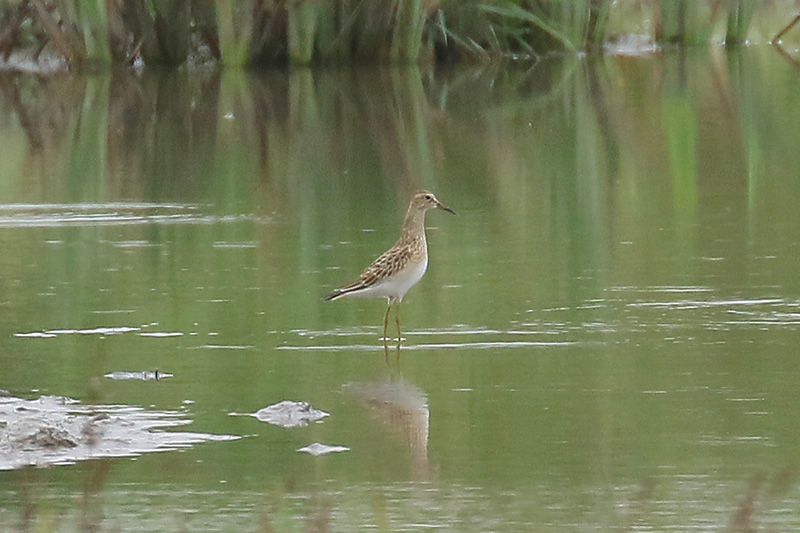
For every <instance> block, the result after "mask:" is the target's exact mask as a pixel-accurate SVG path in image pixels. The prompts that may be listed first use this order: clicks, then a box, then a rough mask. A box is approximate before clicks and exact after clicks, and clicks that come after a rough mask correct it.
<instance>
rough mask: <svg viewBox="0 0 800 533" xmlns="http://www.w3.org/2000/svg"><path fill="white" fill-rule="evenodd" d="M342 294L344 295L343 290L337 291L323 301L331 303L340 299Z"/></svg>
mask: <svg viewBox="0 0 800 533" xmlns="http://www.w3.org/2000/svg"><path fill="white" fill-rule="evenodd" d="M342 294H343V293H342V291H341V289H336V290H335V291H333V292H332V293H330V294H329V295H327V296H326V297H324V298H323V300H324V301H326V302H330V301H331V300H335V299H336V298H338V297H339V296H341V295H342Z"/></svg>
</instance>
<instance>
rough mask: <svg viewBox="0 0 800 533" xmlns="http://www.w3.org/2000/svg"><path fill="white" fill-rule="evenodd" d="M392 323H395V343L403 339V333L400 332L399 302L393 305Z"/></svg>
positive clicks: (398, 343)
mask: <svg viewBox="0 0 800 533" xmlns="http://www.w3.org/2000/svg"><path fill="white" fill-rule="evenodd" d="M394 323H395V324H397V345H398V346H400V342H401V341H402V340H403V335H402V334H401V333H400V304H399V303H398V304H397V305H396V306H395V314H394Z"/></svg>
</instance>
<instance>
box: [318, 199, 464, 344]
mask: <svg viewBox="0 0 800 533" xmlns="http://www.w3.org/2000/svg"><path fill="white" fill-rule="evenodd" d="M434 208H435V209H442V210H443V211H447V212H448V213H452V214H454V215H455V214H456V212H455V211H453V210H452V209H450V208H449V207H447V206H446V205H444V204H442V203H441V202H440V201H439V200H437V199H436V197H435V196H434V195H433V193H432V192H430V191H417V192H415V193H414V194H413V195H412V196H411V202H409V204H408V211H407V212H406V218H405V221H404V222H403V235H402V236H401V237H400V239H398V241H397V242H396V243H395V245H394V246H392V247H391V248H389V249H388V250H386V251H385V252H384V253H383V254H382V255H381V256H380V257H378V258H377V259H376V260H375V261H374V262H373V263H372V264H371V265H370V266H368V267H367V268H366V269H365V270H364V272H362V273H361V276H360V277H359V278H358V279H357V280H355V281H354V282H353V283H350V284H349V285H345V286H344V287H341V288H339V289H336V290H335V291H333V292H332V293H330V294H329V295H328V296H326V297H325V301H328V300H335V299H337V298H344V297H353V298H386V299H387V300H388V302H389V304H388V306H387V307H386V315H385V316H384V317H383V340H384V342H386V341H387V340H388V338H387V337H386V327H387V325H388V323H389V311H390V310H391V309H392V305H394V304H398V305H396V306H395V308H396V311H395V323H396V324H397V342H400V339H401V336H400V305H399V304H400V302H402V301H403V296H405V294H406V293H407V292H408V290H409V289H410V288H411V287H413V286H414V285H416V283H417V282H418V281H419V280H420V279H422V276H423V275H425V270H426V269H427V268H428V241H427V240H426V239H425V212H426V211H427V210H428V209H434Z"/></svg>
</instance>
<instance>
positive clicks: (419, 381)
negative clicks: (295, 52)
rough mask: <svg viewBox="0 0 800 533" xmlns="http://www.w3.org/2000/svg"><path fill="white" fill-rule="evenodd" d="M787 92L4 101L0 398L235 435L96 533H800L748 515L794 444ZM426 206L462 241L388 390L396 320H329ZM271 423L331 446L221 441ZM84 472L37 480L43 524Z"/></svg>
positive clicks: (497, 81)
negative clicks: (354, 275)
mask: <svg viewBox="0 0 800 533" xmlns="http://www.w3.org/2000/svg"><path fill="white" fill-rule="evenodd" d="M796 81H797V70H796V69H795V68H794V67H793V66H791V65H790V64H789V63H787V62H785V60H784V59H782V58H781V57H780V56H779V55H777V54H776V53H775V52H774V51H773V50H771V49H767V50H763V49H756V48H752V49H748V50H745V51H743V52H741V53H736V54H726V53H720V52H719V51H715V52H711V53H708V52H706V51H701V52H679V53H675V54H672V53H664V54H660V55H651V56H649V57H646V58H630V57H627V58H623V57H614V58H611V57H607V58H601V59H593V60H584V59H576V58H566V59H561V60H551V61H543V62H541V63H539V64H537V65H536V66H534V67H533V68H528V67H521V68H519V67H513V66H512V67H510V68H508V67H496V66H490V67H486V68H469V69H453V70H447V69H443V70H438V71H435V72H420V71H416V70H413V69H412V70H404V69H370V70H359V71H343V70H328V71H311V70H304V71H296V72H291V73H288V74H287V73H280V72H267V73H258V74H251V73H239V72H227V73H224V74H221V73H218V72H211V71H209V72H199V73H198V72H195V73H188V72H179V73H172V74H168V75H161V74H158V73H146V74H136V73H131V72H115V73H113V74H111V75H108V76H106V75H98V76H93V77H87V78H69V77H53V78H26V77H0V84H2V89H0V90H1V91H2V92H0V137H2V141H3V150H2V151H0V202H1V203H2V205H1V206H0V244H2V246H3V249H4V250H6V253H3V254H0V311H2V312H1V313H0V328H2V331H3V332H5V334H4V335H0V363H1V364H0V366H1V367H2V368H3V372H2V380H3V383H2V384H0V386H2V387H3V388H8V389H10V390H11V391H12V393H13V394H14V395H15V396H19V397H33V398H37V397H39V396H41V395H42V394H56V395H62V396H70V397H77V398H81V399H82V400H83V401H84V402H85V403H90V404H92V405H95V404H106V403H112V404H118V405H148V406H151V405H152V406H153V407H152V409H154V410H158V411H169V412H171V411H174V410H175V409H176V408H177V407H178V406H181V405H191V406H192V413H193V416H192V420H193V421H194V424H195V427H196V429H197V431H202V432H208V433H210V434H225V435H249V438H247V439H241V440H238V441H236V442H224V443H212V444H209V445H208V446H198V447H194V448H192V449H191V450H187V451H186V452H185V453H172V454H169V457H168V458H167V457H163V456H165V455H166V454H150V455H148V456H143V457H141V458H139V460H137V461H136V462H127V461H121V460H117V461H115V462H114V468H113V469H110V473H109V474H108V477H109V478H110V480H111V482H110V483H109V484H108V487H109V489H108V491H107V492H106V494H104V499H103V501H104V502H105V505H106V506H107V507H106V509H105V511H107V512H106V516H112V515H116V516H123V517H129V516H135V517H137V519H138V520H140V524H141V528H142V529H148V528H149V529H153V530H161V529H164V527H163V524H165V523H173V522H169V520H170V519H172V518H173V517H175V516H187V515H188V517H186V518H185V521H181V520H178V521H177V522H174V523H177V524H184V523H185V524H188V525H187V529H204V527H205V526H206V525H207V523H209V522H211V523H214V524H219V529H225V528H227V529H229V530H253V529H255V527H254V526H253V521H254V520H253V517H259V516H268V517H269V518H270V520H266V519H265V523H270V522H271V523H273V524H275V525H276V527H275V528H276V529H281V527H282V526H286V527H283V529H282V530H284V529H288V530H291V529H292V527H291V526H292V525H293V522H292V521H293V520H297V517H303V518H307V519H308V520H309V521H311V520H313V519H316V517H320V521H321V522H324V521H325V519H328V520H330V521H331V524H332V528H335V529H341V530H356V529H359V528H361V529H365V528H373V529H379V528H380V527H381V526H385V527H384V529H386V530H389V529H393V528H394V529H404V528H405V529H413V528H414V525H415V524H419V523H421V522H422V521H425V523H426V524H428V525H430V526H432V527H433V526H435V527H441V528H445V529H447V528H449V529H456V530H463V531H477V530H498V531H503V530H505V531H518V530H520V529H526V530H537V529H541V524H548V525H552V527H551V529H552V530H565V531H571V530H576V529H581V530H582V529H591V528H595V529H598V528H606V529H632V528H634V527H638V528H641V529H647V528H650V529H657V530H664V529H670V528H672V529H681V530H692V529H695V530H698V529H703V528H704V527H705V528H707V527H708V525H709V524H713V526H716V527H717V528H719V527H725V525H730V524H732V523H733V522H734V516H735V514H736V513H737V512H738V511H737V509H738V507H737V505H739V502H742V503H741V507H742V509H744V510H745V511H746V510H747V509H749V508H752V505H751V503H752V502H753V501H754V500H757V501H758V502H759V503H760V505H759V506H758V508H757V512H758V513H759V514H758V516H757V517H756V518H758V519H760V520H761V522H760V523H761V524H763V525H765V526H766V527H773V529H779V530H791V529H797V525H798V521H799V520H800V519H799V518H798V515H797V513H796V512H794V511H793V510H792V509H795V508H797V501H798V496H797V487H796V485H792V484H791V483H788V487H789V488H786V489H784V490H785V492H782V493H780V494H778V495H777V496H774V497H773V495H772V488H771V487H772V485H771V484H770V482H764V483H761V484H759V485H758V486H757V487H755V486H754V488H751V485H750V480H751V479H753V476H754V475H757V474H759V473H761V474H762V475H764V476H766V478H770V477H771V476H773V475H774V476H775V477H776V478H777V477H779V475H780V474H778V473H779V472H783V471H784V470H786V469H787V468H789V467H787V465H788V464H789V463H791V461H790V458H791V456H792V453H793V450H795V449H796V448H797V444H798V442H799V441H800V437H799V436H798V431H797V427H795V425H792V424H787V423H786V421H787V420H793V416H794V413H796V410H797V409H796V408H797V402H796V383H797V378H798V372H797V368H796V367H797V365H796V364H795V363H796V342H797V338H796V334H797V330H798V328H800V320H798V314H800V304H798V302H800V280H798V277H797V275H796V270H797V269H796V266H797V263H798V259H799V258H800V253H799V252H798V249H799V248H798V246H797V243H798V242H800V230H799V229H798V228H800V211H798V210H797V209H796V206H797V204H798V202H800V182H798V180H797V179H796V176H797V168H800V152H798V150H797V146H798V144H800V127H798V124H800V115H798V113H800V105H798V98H800V92H798V91H797V90H796V85H797V83H796ZM418 187H425V188H431V189H434V190H437V191H439V190H441V191H442V196H444V197H447V198H448V200H450V199H452V202H453V204H455V205H458V206H459V207H460V209H459V212H460V214H461V215H462V219H460V220H459V224H458V225H451V224H447V225H445V224H442V225H441V227H438V228H437V227H435V226H434V227H429V233H428V238H429V240H430V253H431V256H432V261H431V269H430V271H429V272H428V273H427V274H426V276H425V278H424V279H423V280H422V281H421V282H420V286H419V288H418V289H415V291H414V292H412V293H409V297H408V301H407V302H406V307H404V317H403V320H404V323H406V324H407V325H408V331H407V332H406V337H407V338H408V341H407V343H406V344H404V345H403V347H402V354H401V357H400V358H399V361H398V360H397V358H396V357H395V352H394V351H393V350H394V349H395V348H394V347H393V346H389V350H390V351H389V357H388V359H389V360H388V362H389V366H390V371H393V370H395V369H397V368H398V367H399V366H401V367H402V370H403V372H402V376H403V377H402V379H401V378H399V377H397V376H396V375H395V376H394V377H392V376H390V377H388V378H384V379H376V375H383V373H385V372H386V367H387V365H386V362H385V360H384V357H383V356H382V355H381V352H382V351H383V349H384V348H383V346H382V343H381V342H380V341H379V340H378V338H379V336H380V328H379V327H376V326H375V319H374V317H375V316H376V315H377V314H378V313H380V312H382V307H383V304H382V303H381V302H379V301H374V302H370V301H364V302H358V303H355V302H354V304H353V305H348V306H344V307H337V308H331V307H329V306H324V305H323V303H322V302H321V297H322V296H323V295H324V294H325V293H326V292H327V291H328V289H330V288H332V287H333V286H334V285H335V284H337V283H338V282H340V281H341V278H342V273H341V272H338V271H337V270H338V269H342V271H343V272H353V271H358V269H359V268H361V267H363V265H364V264H365V262H366V261H368V260H370V259H373V258H374V257H375V256H376V254H377V253H379V252H381V251H383V250H384V249H385V245H386V243H387V242H392V240H393V239H394V238H396V228H397V225H398V223H399V222H400V221H401V220H402V215H403V213H402V211H403V210H404V207H405V202H406V200H407V196H408V192H409V190H410V189H415V188H418ZM359 232H361V233H359ZM353 235H359V238H358V239H354V238H353ZM362 237H363V238H362ZM331 265H337V266H336V267H332V266H331ZM122 328H126V329H124V330H123V329H122ZM127 328H130V329H127ZM87 354H88V355H87ZM126 369H127V370H137V369H138V370H139V371H145V370H150V371H153V370H155V369H166V370H168V371H169V372H170V373H172V374H174V376H175V377H173V378H170V379H168V380H163V381H158V382H155V381H154V380H146V381H140V380H131V379H124V380H117V379H108V378H103V376H105V375H108V374H109V373H113V372H120V371H123V370H126ZM342 383H349V384H352V385H348V386H346V387H345V390H346V391H347V392H348V393H347V394H342V393H341V392H342V388H341V384H342ZM34 389H35V390H34ZM87 396H88V397H89V398H88V400H90V401H87ZM284 398H301V399H303V400H307V401H308V402H310V403H311V404H312V405H314V406H319V407H320V408H322V409H325V411H326V412H330V413H331V416H330V417H329V418H327V419H326V422H325V423H324V424H310V425H309V426H308V427H306V428H296V429H290V430H287V429H283V428H273V427H271V426H269V425H268V424H260V423H258V422H256V421H254V420H253V419H252V418H245V417H230V416H227V415H226V414H227V413H230V412H253V411H255V410H256V409H258V408H260V407H263V406H265V405H268V404H269V403H271V402H274V401H279V400H281V399H284ZM184 402H187V403H184ZM189 402H191V403H189ZM253 432H256V433H257V434H255V435H253ZM313 442H322V443H329V444H339V445H342V446H346V447H348V448H350V451H348V452H347V453H338V454H329V455H324V456H320V457H310V456H308V455H306V454H303V453H298V452H297V450H298V449H302V448H303V447H306V446H309V444H311V443H313ZM398 450H399V451H400V453H396V452H398ZM387 451H393V452H395V453H387ZM404 452H407V453H404ZM159 456H162V457H163V458H162V457H159ZM75 472H76V470H74V469H71V468H65V469H49V470H43V471H38V473H37V475H39V476H40V477H39V478H38V481H36V482H35V483H36V485H37V486H38V487H40V488H41V490H42V492H43V493H44V496H43V497H42V498H41V500H42V501H48V503H49V502H50V501H58V502H59V503H58V504H53V505H54V506H55V507H56V508H55V511H53V513H54V514H55V515H57V513H59V512H61V509H62V508H66V507H69V506H70V505H71V502H73V501H74V497H75V496H76V495H77V497H79V496H80V493H81V484H80V483H81V481H82V480H77V481H76V474H75ZM14 474H15V475H17V474H18V475H19V476H20V477H21V476H22V475H23V473H22V472H18V473H14ZM102 475H104V474H103V473H102V472H98V473H97V476H102ZM790 477H791V476H790ZM18 479H19V478H18V477H12V476H9V477H3V478H0V489H3V490H5V491H6V492H7V493H8V492H13V491H14V488H15V486H16V483H17V480H18ZM775 485H776V486H778V485H779V484H778V483H775ZM786 486H787V485H783V487H786ZM76 487H77V488H76ZM776 491H777V489H776ZM65 494H66V495H69V496H66V497H65V496H64V495H65ZM265 501H266V502H268V503H266V504H265V503H264V502H265ZM8 509H14V510H13V511H8ZM16 509H17V508H16V507H14V506H13V505H0V522H5V523H12V520H13V519H15V518H16V515H14V516H13V517H12V516H11V514H13V513H15V512H16ZM143 509H146V510H147V513H148V514H147V516H144V515H145V514H146V513H144V512H143V511H142V510H143ZM186 509H194V510H196V511H197V512H192V513H191V514H190V513H187V512H185V511H186ZM211 510H213V511H214V514H213V515H212V514H210V513H211V512H212V511H211ZM64 512H65V513H66V512H67V511H64ZM65 516H68V517H69V516H72V515H65ZM743 516H748V515H747V513H746V512H743ZM325 517H327V518H325ZM76 520H79V518H77V519H76ZM735 520H737V521H739V520H740V519H738V518H736V519H735ZM14 523H16V522H14ZM737 523H746V522H745V521H740V522H737ZM287 524H288V526H287ZM598 524H599V526H598ZM111 526H113V524H111ZM111 526H110V527H111ZM537 526H538V527H537ZM121 527H122V526H121ZM206 528H207V527H206ZM167 529H169V528H167ZM176 529H178V527H176ZM294 529H297V528H296V527H295V528H294Z"/></svg>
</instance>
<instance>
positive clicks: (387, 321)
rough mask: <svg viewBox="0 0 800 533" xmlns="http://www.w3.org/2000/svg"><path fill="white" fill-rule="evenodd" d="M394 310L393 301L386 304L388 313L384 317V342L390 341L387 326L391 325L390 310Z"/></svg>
mask: <svg viewBox="0 0 800 533" xmlns="http://www.w3.org/2000/svg"><path fill="white" fill-rule="evenodd" d="M391 310H392V302H389V305H387V306H386V314H385V315H384V317H383V344H386V343H387V342H389V338H388V337H387V336H386V328H387V327H388V326H389V311H391Z"/></svg>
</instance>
